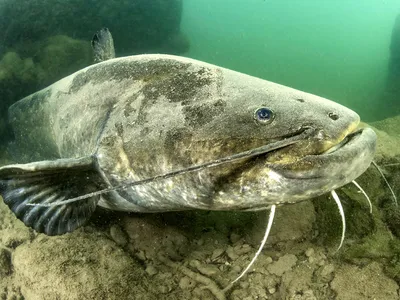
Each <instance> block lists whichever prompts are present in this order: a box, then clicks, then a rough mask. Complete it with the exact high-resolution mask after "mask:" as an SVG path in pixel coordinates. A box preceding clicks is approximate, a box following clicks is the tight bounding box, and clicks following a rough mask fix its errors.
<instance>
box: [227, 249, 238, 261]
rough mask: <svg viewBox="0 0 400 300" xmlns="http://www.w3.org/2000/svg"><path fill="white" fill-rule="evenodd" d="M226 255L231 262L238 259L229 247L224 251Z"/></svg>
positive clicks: (233, 250)
mask: <svg viewBox="0 0 400 300" xmlns="http://www.w3.org/2000/svg"><path fill="white" fill-rule="evenodd" d="M226 255H228V257H229V258H230V259H231V260H236V259H238V257H239V255H237V254H236V252H235V249H233V247H231V246H229V247H228V249H227V250H226Z"/></svg>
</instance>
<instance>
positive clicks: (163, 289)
mask: <svg viewBox="0 0 400 300" xmlns="http://www.w3.org/2000/svg"><path fill="white" fill-rule="evenodd" d="M158 291H159V292H160V293H161V294H167V293H169V292H170V291H171V289H170V288H168V287H167V286H165V285H159V286H158Z"/></svg>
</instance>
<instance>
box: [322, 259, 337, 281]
mask: <svg viewBox="0 0 400 300" xmlns="http://www.w3.org/2000/svg"><path fill="white" fill-rule="evenodd" d="M334 271H335V267H334V266H333V265H332V264H328V265H325V266H324V267H323V268H322V270H321V278H322V281H323V282H326V283H328V282H330V281H331V280H332V279H333V276H334V274H333V272H334Z"/></svg>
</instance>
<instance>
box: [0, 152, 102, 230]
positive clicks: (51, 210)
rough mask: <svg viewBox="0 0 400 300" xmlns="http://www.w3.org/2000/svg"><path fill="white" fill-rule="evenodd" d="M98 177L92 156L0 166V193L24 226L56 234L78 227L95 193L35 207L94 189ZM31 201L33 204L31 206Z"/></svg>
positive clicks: (95, 198)
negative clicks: (55, 203) (63, 202)
mask: <svg viewBox="0 0 400 300" xmlns="http://www.w3.org/2000/svg"><path fill="white" fill-rule="evenodd" d="M100 186H101V178H100V176H99V174H98V172H97V171H96V168H95V159H94V158H92V157H85V158H80V159H59V160H54V161H40V162H33V163H28V164H14V165H8V166H4V167H2V168H0V195H1V196H2V197H3V199H4V202H5V203H6V204H7V205H8V207H9V208H10V209H11V210H12V211H13V213H14V214H15V215H16V216H17V217H18V219H20V220H21V221H22V222H24V223H25V225H27V226H29V227H31V228H33V229H35V230H36V231H38V232H42V233H45V234H47V235H60V234H64V233H67V232H71V231H73V230H75V229H76V228H78V227H80V226H82V225H83V224H84V223H85V222H86V221H87V220H88V219H89V218H90V216H91V215H92V213H93V211H94V210H95V208H96V205H97V202H98V201H99V196H93V197H90V198H87V199H84V200H81V201H77V202H73V203H68V204H64V205H57V206H50V207H45V206H38V205H34V204H50V203H53V202H60V201H63V200H67V199H70V198H74V197H77V196H80V195H83V194H87V193H90V192H93V191H96V190H98V189H99V188H100ZM32 204H33V205H32Z"/></svg>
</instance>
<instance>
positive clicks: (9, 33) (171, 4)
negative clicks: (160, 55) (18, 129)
mask: <svg viewBox="0 0 400 300" xmlns="http://www.w3.org/2000/svg"><path fill="white" fill-rule="evenodd" d="M181 14H182V0H153V1H148V0H135V1H109V0H107V1H105V0H87V1H79V0H64V1H60V0H2V1H0V40H1V41H2V44H3V48H5V49H6V48H11V47H12V48H14V49H17V52H20V51H29V45H30V44H32V43H35V42H36V41H40V40H44V39H46V38H48V37H51V36H55V35H67V36H70V37H73V38H75V39H82V40H85V41H89V40H90V39H91V37H92V36H93V34H94V33H95V32H96V31H97V30H99V29H100V28H102V27H108V28H109V29H110V31H111V32H112V33H113V37H114V42H115V46H116V49H117V51H118V53H124V54H132V53H143V52H149V51H150V52H151V51H157V50H158V48H160V47H162V46H163V45H164V43H165V42H166V41H168V39H170V38H171V36H174V35H176V34H178V33H179V30H180V21H181ZM27 49H28V50H27ZM178 53H179V49H178V51H177V52H175V54H178ZM24 54H25V55H27V56H31V55H32V53H30V54H27V53H26V52H24ZM117 55H119V54H117ZM119 56H121V55H119Z"/></svg>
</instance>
